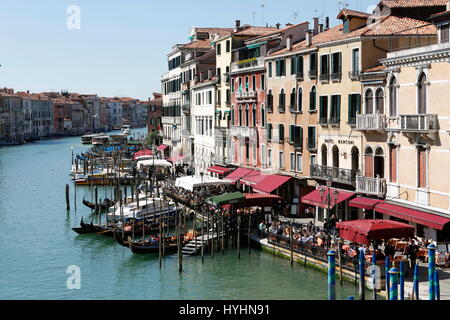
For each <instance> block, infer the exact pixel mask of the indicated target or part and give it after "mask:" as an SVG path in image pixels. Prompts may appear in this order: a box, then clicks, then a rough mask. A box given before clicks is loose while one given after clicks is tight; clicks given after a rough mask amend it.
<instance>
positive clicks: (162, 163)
mask: <svg viewBox="0 0 450 320" xmlns="http://www.w3.org/2000/svg"><path fill="white" fill-rule="evenodd" d="M153 166H155V167H171V166H172V164H171V163H170V162H168V161H166V160H162V159H152V160H139V161H138V163H137V167H138V169H141V168H142V167H153Z"/></svg>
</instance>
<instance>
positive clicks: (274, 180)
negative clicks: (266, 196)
mask: <svg viewBox="0 0 450 320" xmlns="http://www.w3.org/2000/svg"><path fill="white" fill-rule="evenodd" d="M291 179H292V178H291V177H287V176H279V175H277V174H274V175H267V176H266V177H265V178H264V179H263V180H261V181H259V182H258V183H257V184H256V185H255V186H254V187H253V189H254V190H255V191H257V192H263V193H272V192H273V191H275V190H276V189H278V188H279V187H281V186H282V185H283V184H285V183H286V182H288V181H289V180H291Z"/></svg>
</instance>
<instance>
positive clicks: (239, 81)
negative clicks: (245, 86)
mask: <svg viewBox="0 0 450 320" xmlns="http://www.w3.org/2000/svg"><path fill="white" fill-rule="evenodd" d="M238 85H239V86H238V90H239V92H242V78H241V77H239V78H238Z"/></svg>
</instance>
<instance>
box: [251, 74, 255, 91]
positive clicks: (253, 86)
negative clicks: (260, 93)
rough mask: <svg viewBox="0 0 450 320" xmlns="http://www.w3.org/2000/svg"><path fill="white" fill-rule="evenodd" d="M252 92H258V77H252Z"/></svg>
mask: <svg viewBox="0 0 450 320" xmlns="http://www.w3.org/2000/svg"><path fill="white" fill-rule="evenodd" d="M252 90H254V91H256V76H255V75H254V76H253V77H252Z"/></svg>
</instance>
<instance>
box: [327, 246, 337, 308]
mask: <svg viewBox="0 0 450 320" xmlns="http://www.w3.org/2000/svg"><path fill="white" fill-rule="evenodd" d="M327 255H328V300H336V251H334V250H330V251H328V254H327Z"/></svg>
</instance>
